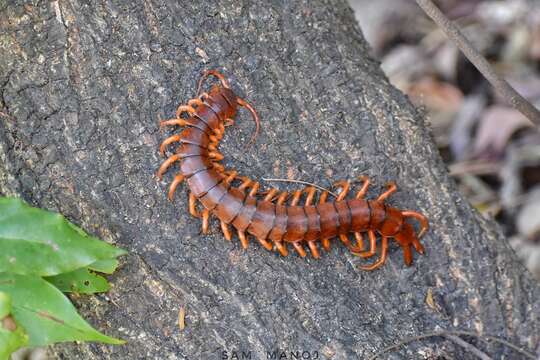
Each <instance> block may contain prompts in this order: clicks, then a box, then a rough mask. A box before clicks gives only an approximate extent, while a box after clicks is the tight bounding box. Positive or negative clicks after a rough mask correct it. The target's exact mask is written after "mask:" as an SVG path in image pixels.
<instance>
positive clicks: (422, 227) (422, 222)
mask: <svg viewBox="0 0 540 360" xmlns="http://www.w3.org/2000/svg"><path fill="white" fill-rule="evenodd" d="M402 214H403V216H404V217H412V218H414V219H416V220H418V221H419V222H420V232H419V233H418V236H417V237H418V239H420V238H421V237H422V236H423V235H424V234H425V233H426V231H427V230H428V229H429V221H428V219H427V218H426V217H425V216H424V215H422V214H420V213H418V212H416V211H411V210H406V211H403V212H402Z"/></svg>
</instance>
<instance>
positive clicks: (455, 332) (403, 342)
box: [369, 330, 536, 360]
mask: <svg viewBox="0 0 540 360" xmlns="http://www.w3.org/2000/svg"><path fill="white" fill-rule="evenodd" d="M449 335H452V336H471V337H475V338H477V339H479V340H482V341H485V342H488V341H493V342H496V343H499V344H503V345H506V346H508V347H509V348H511V349H513V350H515V351H517V352H518V353H520V354H522V355H523V356H525V357H526V358H528V359H532V360H535V359H536V357H535V356H534V354H531V353H530V352H528V351H527V350H524V349H522V348H520V347H518V346H516V345H514V344H512V343H511V342H509V341H506V340H504V339H501V338H498V337H495V336H490V335H480V334H477V333H475V332H472V331H464V330H453V331H435V332H430V333H426V334H421V335H418V336H412V337H409V338H406V339H403V340H401V341H399V342H398V343H397V344H395V345H391V346H388V347H386V348H384V349H382V350H381V351H379V352H378V353H376V354H375V355H373V356H372V357H370V358H369V360H375V359H377V358H378V357H380V356H381V355H384V354H386V353H387V352H389V351H392V350H395V349H398V348H400V347H401V346H403V345H406V344H408V343H411V342H413V341H418V340H423V339H427V338H430V337H445V338H448V336H449ZM449 340H452V341H454V339H453V338H449ZM459 345H462V344H459ZM479 354H480V353H478V355H479Z"/></svg>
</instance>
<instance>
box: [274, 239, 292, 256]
mask: <svg viewBox="0 0 540 360" xmlns="http://www.w3.org/2000/svg"><path fill="white" fill-rule="evenodd" d="M276 248H277V250H278V251H279V253H280V254H281V256H287V255H289V250H287V244H284V243H283V242H281V241H278V242H276Z"/></svg>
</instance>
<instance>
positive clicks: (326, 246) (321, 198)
mask: <svg viewBox="0 0 540 360" xmlns="http://www.w3.org/2000/svg"><path fill="white" fill-rule="evenodd" d="M327 198H328V191H323V192H322V193H321V196H319V204H324V203H325V202H326V199H327ZM321 244H322V247H323V249H324V250H326V251H330V239H328V238H326V239H321Z"/></svg>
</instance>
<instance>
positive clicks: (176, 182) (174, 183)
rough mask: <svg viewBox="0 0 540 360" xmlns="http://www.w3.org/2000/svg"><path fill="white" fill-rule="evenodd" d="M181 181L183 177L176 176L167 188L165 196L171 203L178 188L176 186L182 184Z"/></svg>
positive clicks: (180, 175)
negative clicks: (167, 191)
mask: <svg viewBox="0 0 540 360" xmlns="http://www.w3.org/2000/svg"><path fill="white" fill-rule="evenodd" d="M182 181H184V175H182V174H178V175H176V176H175V177H174V180H173V181H172V183H171V186H169V193H168V196H167V197H168V198H169V200H170V201H172V199H173V195H174V192H175V191H176V188H177V187H178V185H180V184H181V183H182Z"/></svg>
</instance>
